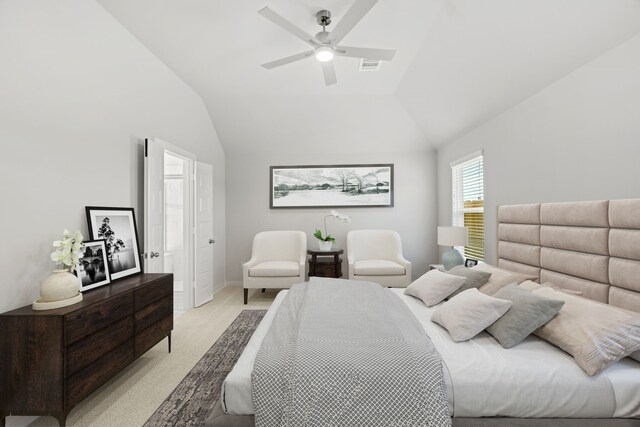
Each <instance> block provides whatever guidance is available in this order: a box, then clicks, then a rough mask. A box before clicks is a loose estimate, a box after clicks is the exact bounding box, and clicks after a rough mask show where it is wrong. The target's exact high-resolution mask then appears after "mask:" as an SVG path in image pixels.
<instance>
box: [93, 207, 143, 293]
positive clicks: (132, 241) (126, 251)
mask: <svg viewBox="0 0 640 427" xmlns="http://www.w3.org/2000/svg"><path fill="white" fill-rule="evenodd" d="M86 211H87V223H88V225H89V233H90V235H91V238H92V239H104V240H105V241H106V247H107V262H108V264H109V269H110V271H111V278H112V279H114V280H115V279H120V278H122V277H127V276H131V275H134V274H138V273H141V272H142V266H141V264H140V249H139V247H140V246H139V244H138V232H137V229H136V221H135V214H134V212H133V208H109V207H95V206H87V208H86Z"/></svg>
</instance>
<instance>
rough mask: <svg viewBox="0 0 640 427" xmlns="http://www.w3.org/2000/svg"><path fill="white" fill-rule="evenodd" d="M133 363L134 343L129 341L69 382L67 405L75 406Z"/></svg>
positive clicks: (74, 376) (71, 378) (73, 376)
mask: <svg viewBox="0 0 640 427" xmlns="http://www.w3.org/2000/svg"><path fill="white" fill-rule="evenodd" d="M132 361H133V341H131V340H130V341H127V342H126V343H124V344H122V345H120V346H119V347H117V348H116V349H115V350H112V351H111V352H109V353H107V354H105V355H104V356H102V357H101V358H100V359H98V360H96V361H95V362H94V363H93V364H91V365H89V366H87V367H85V368H84V369H82V370H80V371H78V372H77V373H76V374H75V375H72V376H71V377H69V379H68V381H67V394H66V395H67V405H68V406H73V405H75V404H76V403H78V402H79V401H80V400H82V399H84V398H85V397H86V396H88V395H89V394H91V393H92V392H93V391H94V390H95V389H97V388H98V387H100V386H101V385H102V384H104V383H105V382H107V381H108V380H109V379H111V377H113V376H114V375H115V374H117V373H118V372H120V371H121V370H122V369H123V368H124V367H125V366H127V365H128V364H129V363H131V362H132Z"/></svg>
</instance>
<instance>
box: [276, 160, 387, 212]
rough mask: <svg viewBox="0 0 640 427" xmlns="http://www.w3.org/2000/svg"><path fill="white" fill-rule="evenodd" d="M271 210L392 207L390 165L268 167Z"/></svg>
mask: <svg viewBox="0 0 640 427" xmlns="http://www.w3.org/2000/svg"><path fill="white" fill-rule="evenodd" d="M270 184H271V185H270V187H271V195H270V201H271V206H270V207H271V208H272V209H273V208H314V207H335V208H338V207H375V206H386V207H391V206H393V164H375V165H334V166H271V179H270Z"/></svg>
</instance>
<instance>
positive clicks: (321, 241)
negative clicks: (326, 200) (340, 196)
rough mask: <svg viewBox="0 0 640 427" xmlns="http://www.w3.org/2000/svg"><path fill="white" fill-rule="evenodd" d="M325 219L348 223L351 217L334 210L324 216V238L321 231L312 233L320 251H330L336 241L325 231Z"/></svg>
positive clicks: (317, 230)
mask: <svg viewBox="0 0 640 427" xmlns="http://www.w3.org/2000/svg"><path fill="white" fill-rule="evenodd" d="M327 218H334V219H337V220H339V221H344V222H349V221H351V217H350V216H349V215H343V214H341V213H339V212H338V211H336V210H333V209H332V210H331V211H330V212H329V214H328V215H325V216H324V236H323V235H322V230H320V229H316V232H315V233H313V237H315V238H316V239H318V247H319V249H320V250H321V251H330V250H331V248H332V246H333V244H334V243H335V241H336V239H335V238H334V237H333V236H332V235H330V234H329V232H328V231H327Z"/></svg>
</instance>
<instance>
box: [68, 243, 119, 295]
mask: <svg viewBox="0 0 640 427" xmlns="http://www.w3.org/2000/svg"><path fill="white" fill-rule="evenodd" d="M76 272H77V274H78V278H79V279H80V291H81V292H84V291H87V290H89V289H93V288H97V287H99V286H102V285H108V284H109V283H111V272H110V271H109V262H108V261H107V241H106V240H104V239H101V240H88V241H85V242H83V243H82V249H81V250H80V257H79V260H78V265H77V266H76Z"/></svg>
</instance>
